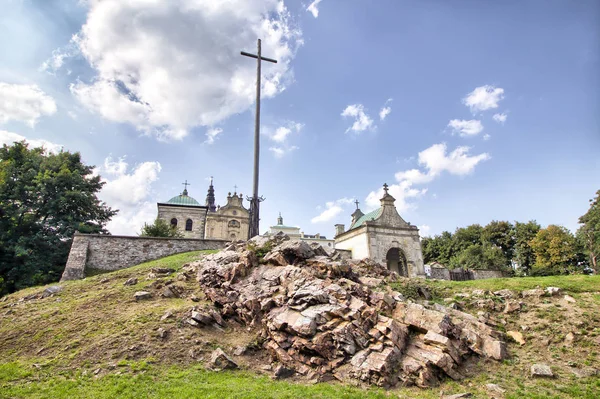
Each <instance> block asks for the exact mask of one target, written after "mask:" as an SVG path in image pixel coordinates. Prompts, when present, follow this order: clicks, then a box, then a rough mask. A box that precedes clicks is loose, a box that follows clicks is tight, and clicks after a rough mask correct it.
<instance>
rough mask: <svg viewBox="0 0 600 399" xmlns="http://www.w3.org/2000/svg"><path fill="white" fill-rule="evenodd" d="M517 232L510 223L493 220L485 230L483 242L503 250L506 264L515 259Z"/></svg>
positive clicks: (482, 236)
mask: <svg viewBox="0 0 600 399" xmlns="http://www.w3.org/2000/svg"><path fill="white" fill-rule="evenodd" d="M514 234H515V231H514V226H513V225H512V223H510V222H506V221H499V220H493V221H491V222H490V223H489V224H488V225H487V226H485V227H484V228H483V231H482V232H481V241H482V242H484V243H485V242H487V243H490V244H492V245H494V246H496V247H499V248H500V249H501V250H502V254H503V255H504V258H505V259H506V264H507V265H508V263H509V262H510V260H511V259H512V258H513V253H514V249H515V235H514Z"/></svg>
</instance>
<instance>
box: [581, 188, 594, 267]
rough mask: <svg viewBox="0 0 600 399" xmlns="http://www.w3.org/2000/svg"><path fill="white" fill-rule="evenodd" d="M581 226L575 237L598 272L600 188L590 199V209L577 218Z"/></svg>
mask: <svg viewBox="0 0 600 399" xmlns="http://www.w3.org/2000/svg"><path fill="white" fill-rule="evenodd" d="M579 223H581V224H582V226H581V227H580V228H579V229H578V230H577V238H578V239H579V241H580V242H581V243H582V245H583V247H584V251H585V252H586V254H587V256H588V257H589V260H590V266H591V268H592V269H593V270H594V273H596V274H597V273H598V255H599V254H600V190H598V191H596V198H594V199H591V200H590V209H588V211H587V212H586V213H585V215H583V216H581V217H580V218H579Z"/></svg>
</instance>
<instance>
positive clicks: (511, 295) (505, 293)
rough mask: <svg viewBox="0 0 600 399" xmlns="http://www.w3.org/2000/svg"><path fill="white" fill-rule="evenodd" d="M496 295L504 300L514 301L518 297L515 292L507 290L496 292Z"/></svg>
mask: <svg viewBox="0 0 600 399" xmlns="http://www.w3.org/2000/svg"><path fill="white" fill-rule="evenodd" d="M494 295H496V296H499V297H501V298H504V299H512V298H516V297H517V295H516V294H515V293H514V291H512V290H509V289H506V288H505V289H502V290H500V291H494Z"/></svg>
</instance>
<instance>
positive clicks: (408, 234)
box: [366, 222, 425, 277]
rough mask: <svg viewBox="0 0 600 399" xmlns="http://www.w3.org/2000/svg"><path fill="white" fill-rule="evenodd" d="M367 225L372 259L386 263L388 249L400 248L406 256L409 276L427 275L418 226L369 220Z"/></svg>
mask: <svg viewBox="0 0 600 399" xmlns="http://www.w3.org/2000/svg"><path fill="white" fill-rule="evenodd" d="M366 226H367V235H368V237H369V244H370V248H369V257H370V258H371V259H374V260H375V261H377V262H380V263H383V264H384V265H385V264H386V263H387V260H386V257H387V254H388V251H389V250H390V249H392V248H399V249H400V250H402V252H403V253H404V256H405V257H406V261H407V267H408V277H417V276H421V277H424V276H425V270H424V265H423V254H422V253H421V241H420V240H419V231H418V230H417V229H416V228H396V227H384V226H376V225H371V224H370V223H369V222H367V223H366Z"/></svg>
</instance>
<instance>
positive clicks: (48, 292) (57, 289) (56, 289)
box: [42, 285, 63, 298]
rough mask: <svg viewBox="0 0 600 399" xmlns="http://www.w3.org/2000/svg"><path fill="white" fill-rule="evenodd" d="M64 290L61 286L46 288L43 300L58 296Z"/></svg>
mask: <svg viewBox="0 0 600 399" xmlns="http://www.w3.org/2000/svg"><path fill="white" fill-rule="evenodd" d="M62 290H63V287H62V286H61V285H51V286H50V287H46V289H45V290H44V291H43V292H42V298H47V297H49V296H52V295H55V294H58V293H59V292H61V291H62Z"/></svg>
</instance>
